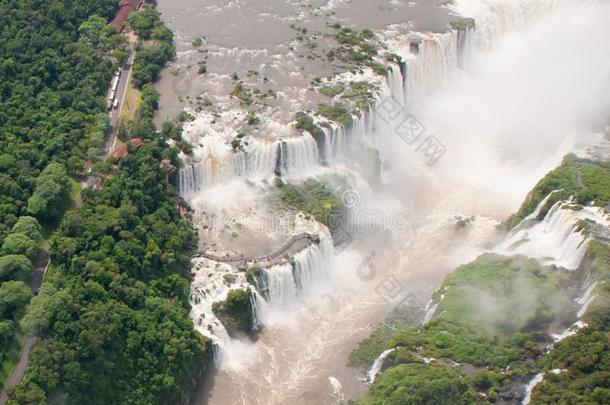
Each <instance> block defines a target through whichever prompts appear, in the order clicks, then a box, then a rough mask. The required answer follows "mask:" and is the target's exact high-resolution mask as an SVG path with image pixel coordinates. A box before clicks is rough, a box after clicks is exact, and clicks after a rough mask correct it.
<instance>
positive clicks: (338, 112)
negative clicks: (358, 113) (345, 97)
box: [318, 103, 352, 125]
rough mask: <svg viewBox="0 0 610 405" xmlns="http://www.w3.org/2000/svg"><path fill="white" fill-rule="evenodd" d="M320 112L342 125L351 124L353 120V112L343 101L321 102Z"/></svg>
mask: <svg viewBox="0 0 610 405" xmlns="http://www.w3.org/2000/svg"><path fill="white" fill-rule="evenodd" d="M318 114H320V115H321V116H323V117H326V118H328V119H329V120H331V121H334V122H336V123H338V124H341V125H349V124H350V123H351V122H352V114H351V113H350V111H349V110H348V109H347V108H346V107H345V105H343V104H341V103H334V104H324V103H322V104H320V105H318Z"/></svg>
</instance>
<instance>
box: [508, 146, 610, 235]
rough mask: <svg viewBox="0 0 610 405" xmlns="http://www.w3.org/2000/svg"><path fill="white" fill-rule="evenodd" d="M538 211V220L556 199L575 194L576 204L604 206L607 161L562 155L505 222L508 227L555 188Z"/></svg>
mask: <svg viewBox="0 0 610 405" xmlns="http://www.w3.org/2000/svg"><path fill="white" fill-rule="evenodd" d="M556 190H557V192H555V193H554V194H553V195H552V196H551V198H549V200H548V201H547V203H546V204H545V206H544V207H543V209H542V210H541V211H540V214H539V216H538V219H542V218H544V216H545V215H546V213H547V212H548V210H549V209H550V208H551V207H552V206H553V204H555V203H556V202H557V201H561V200H566V199H567V198H568V197H572V196H573V197H574V198H575V202H576V203H578V204H589V203H593V204H595V205H596V206H599V207H604V206H606V205H608V203H610V162H598V161H591V160H587V159H581V158H578V157H576V156H574V155H568V156H566V157H565V158H564V160H563V162H562V164H561V166H559V167H558V168H556V169H554V170H552V171H551V172H549V173H548V174H547V175H546V176H544V178H542V180H540V181H539V182H538V184H536V186H535V187H534V189H533V190H532V191H531V192H530V193H529V194H528V196H527V198H526V199H525V201H524V202H523V204H522V205H521V208H519V211H517V213H516V214H514V215H512V216H511V217H510V218H509V219H508V220H507V221H506V226H507V227H508V228H509V229H510V228H512V227H514V226H515V225H517V224H519V222H521V221H522V220H523V219H524V218H525V217H526V216H527V215H529V214H531V213H532V212H534V210H535V209H536V207H537V206H538V204H539V203H540V202H541V201H542V200H543V199H544V198H545V197H546V196H547V195H549V193H551V192H553V191H556Z"/></svg>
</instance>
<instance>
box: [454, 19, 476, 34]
mask: <svg viewBox="0 0 610 405" xmlns="http://www.w3.org/2000/svg"><path fill="white" fill-rule="evenodd" d="M449 26H450V27H451V28H452V29H454V30H457V31H464V30H472V29H474V27H475V20H474V18H460V19H458V20H455V21H452V22H451V23H450V24H449Z"/></svg>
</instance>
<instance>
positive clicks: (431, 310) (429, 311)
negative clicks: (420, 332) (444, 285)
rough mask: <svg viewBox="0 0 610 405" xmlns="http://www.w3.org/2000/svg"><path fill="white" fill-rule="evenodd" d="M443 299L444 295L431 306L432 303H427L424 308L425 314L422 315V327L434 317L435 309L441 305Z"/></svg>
mask: <svg viewBox="0 0 610 405" xmlns="http://www.w3.org/2000/svg"><path fill="white" fill-rule="evenodd" d="M443 298H444V295H443V296H441V299H440V300H439V301H438V302H436V303H434V304H432V302H430V303H428V306H427V308H426V314H425V315H424V320H423V322H422V325H425V324H427V323H428V322H430V321H431V320H432V317H433V316H434V313H435V312H436V308H438V305H439V304H440V303H441V300H442V299H443Z"/></svg>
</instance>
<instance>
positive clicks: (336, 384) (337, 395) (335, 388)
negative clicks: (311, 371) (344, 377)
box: [328, 376, 345, 404]
mask: <svg viewBox="0 0 610 405" xmlns="http://www.w3.org/2000/svg"><path fill="white" fill-rule="evenodd" d="M328 382H329V383H330V386H331V388H332V393H331V394H330V396H331V397H332V398H333V399H334V400H335V401H337V403H340V404H342V403H343V401H345V394H344V393H343V385H341V382H340V381H339V380H337V379H336V378H335V377H332V376H331V377H328Z"/></svg>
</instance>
